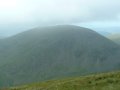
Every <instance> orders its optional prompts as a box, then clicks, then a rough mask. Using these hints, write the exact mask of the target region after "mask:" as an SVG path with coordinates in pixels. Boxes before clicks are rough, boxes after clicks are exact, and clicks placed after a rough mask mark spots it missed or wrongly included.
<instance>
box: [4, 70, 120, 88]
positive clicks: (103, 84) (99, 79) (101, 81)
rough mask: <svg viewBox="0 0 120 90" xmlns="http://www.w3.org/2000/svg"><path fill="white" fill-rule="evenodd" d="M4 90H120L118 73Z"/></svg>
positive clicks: (119, 73)
mask: <svg viewBox="0 0 120 90" xmlns="http://www.w3.org/2000/svg"><path fill="white" fill-rule="evenodd" d="M6 90H120V72H111V73H102V74H94V75H89V76H81V77H73V78H67V79H62V80H51V81H46V82H41V83H34V84H29V85H24V86H18V87H12V88H9V89H6Z"/></svg>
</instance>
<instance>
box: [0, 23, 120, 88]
mask: <svg viewBox="0 0 120 90" xmlns="http://www.w3.org/2000/svg"><path fill="white" fill-rule="evenodd" d="M119 53H120V46H119V45H117V44H116V43H114V42H113V41H111V40H109V39H107V38H105V37H103V36H102V35H100V34H98V33H97V32H95V31H93V30H90V29H88V28H83V27H79V26H73V25H57V26H49V27H44V28H35V29H32V30H29V31H26V32H23V33H20V34H17V35H15V36H13V37H9V38H6V39H2V40H0V78H1V80H0V86H13V85H21V84H25V83H30V82H38V81H44V80H50V79H55V78H63V77H69V76H79V75H85V74H89V73H93V72H105V71H112V70H118V69H120V66H119V65H120V55H119Z"/></svg>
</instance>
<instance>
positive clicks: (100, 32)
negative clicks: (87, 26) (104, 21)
mask: <svg viewBox="0 0 120 90" xmlns="http://www.w3.org/2000/svg"><path fill="white" fill-rule="evenodd" d="M97 32H98V33H99V34H101V35H103V36H105V37H106V36H109V35H111V33H110V32H106V31H97Z"/></svg>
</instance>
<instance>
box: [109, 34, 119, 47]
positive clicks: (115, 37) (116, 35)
mask: <svg viewBox="0 0 120 90" xmlns="http://www.w3.org/2000/svg"><path fill="white" fill-rule="evenodd" d="M108 38H109V39H111V40H112V41H114V42H115V43H117V44H119V45H120V34H119V33H118V34H112V35H109V36H108Z"/></svg>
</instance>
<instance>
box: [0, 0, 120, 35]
mask: <svg viewBox="0 0 120 90" xmlns="http://www.w3.org/2000/svg"><path fill="white" fill-rule="evenodd" d="M119 4H120V1H119V0H0V35H6V36H9V35H12V34H15V33H18V32H22V31H25V30H28V29H30V28H34V27H37V26H47V25H56V24H72V25H79V26H84V27H88V28H91V29H94V30H102V31H104V30H107V31H112V32H113V31H115V30H108V28H113V27H118V28H120V11H119V10H120V5H119ZM103 28H104V30H103ZM118 30H119V29H117V30H116V31H118Z"/></svg>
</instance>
